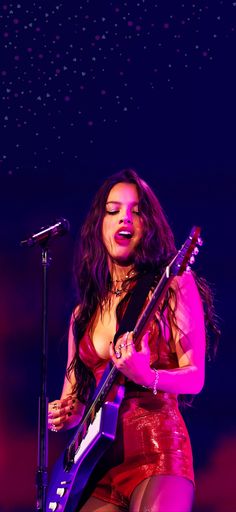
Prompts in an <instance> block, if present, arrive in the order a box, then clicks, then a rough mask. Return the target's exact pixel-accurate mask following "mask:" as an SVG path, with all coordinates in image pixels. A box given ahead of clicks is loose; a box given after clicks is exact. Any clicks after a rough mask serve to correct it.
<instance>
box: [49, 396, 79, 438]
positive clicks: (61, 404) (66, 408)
mask: <svg viewBox="0 0 236 512" xmlns="http://www.w3.org/2000/svg"><path fill="white" fill-rule="evenodd" d="M75 402H76V400H75V399H74V398H73V397H72V396H69V397H66V398H64V399H62V400H54V401H53V402H50V403H49V404H48V428H49V429H50V430H51V431H52V432H58V431H59V430H62V429H63V427H64V424H65V422H66V421H67V420H68V418H69V417H70V416H71V415H72V412H73V410H74V407H75Z"/></svg>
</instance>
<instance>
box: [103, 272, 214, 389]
mask: <svg viewBox="0 0 236 512" xmlns="http://www.w3.org/2000/svg"><path fill="white" fill-rule="evenodd" d="M173 286H174V289H175V291H176V296H177V309H176V311H175V316H176V323H177V325H178V327H179V329H180V330H179V329H177V327H176V326H175V325H174V323H173V321H171V322H170V326H169V327H170V329H169V339H167V342H169V343H171V345H172V347H173V349H174V350H175V351H176V354H177V358H178V365H179V366H178V368H175V369H167V370H158V384H157V388H158V389H159V390H161V391H166V392H169V393H175V394H196V393H199V392H200V391H201V389H202V387H203V384H204V374H205V326H204V313H203V306H202V302H201V299H200V296H199V292H198V289H197V286H196V283H195V281H194V278H193V276H192V275H191V274H188V273H185V274H183V276H181V277H177V278H175V279H174V281H173ZM120 343H121V344H122V343H123V344H127V348H122V357H121V358H119V359H117V358H116V354H115V352H114V350H113V347H112V346H111V356H112V359H113V362H114V364H115V365H116V366H117V368H118V369H119V370H120V371H122V373H124V375H126V376H127V377H128V378H129V379H131V380H133V381H134V382H136V383H137V384H141V385H143V386H146V387H150V388H153V386H154V382H155V379H156V372H155V370H153V369H151V368H150V350H149V346H148V334H146V335H145V336H144V337H143V340H142V345H141V346H142V348H141V351H140V352H137V351H136V350H135V347H134V346H133V345H132V344H130V343H132V334H129V335H128V337H127V340H126V335H124V336H123V337H122V338H121V339H120V341H118V343H117V344H120Z"/></svg>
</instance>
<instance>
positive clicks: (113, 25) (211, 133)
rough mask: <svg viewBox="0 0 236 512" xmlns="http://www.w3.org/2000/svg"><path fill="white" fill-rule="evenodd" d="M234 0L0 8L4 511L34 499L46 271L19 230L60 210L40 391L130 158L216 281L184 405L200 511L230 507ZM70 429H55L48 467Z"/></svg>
mask: <svg viewBox="0 0 236 512" xmlns="http://www.w3.org/2000/svg"><path fill="white" fill-rule="evenodd" d="M235 13H236V2H232V1H230V0H228V1H219V0H215V1H214V2H211V1H210V0H199V1H195V2H189V1H188V2H187V1H186V2H185V1H182V2H166V1H164V0H163V1H152V0H148V1H145V0H139V1H137V2H133V1H132V2H128V1H127V2H120V1H119V0H117V1H113V0H112V1H107V2H103V1H101V2H96V1H92V0H87V1H85V0H84V1H81V2H77V1H74V2H73V1H71V2H67V3H66V2H59V1H58V2H51V3H50V5H49V4H48V2H44V1H40V2H21V1H20V0H19V2H16V1H12V2H8V1H7V0H6V1H5V2H3V4H2V6H1V63H0V75H1V128H0V130H1V137H0V173H1V174H0V224H1V231H0V232H1V242H0V243H1V251H0V263H1V264H0V283H1V287H0V290H1V291H0V352H1V357H0V383H1V395H0V401H1V422H0V440H1V460H0V484H1V494H0V510H1V512H29V511H31V510H33V509H35V499H36V498H35V483H34V482H35V474H36V467H37V417H38V412H37V407H38V405H37V402H38V396H39V393H40V343H41V295H42V269H41V252H40V248H39V247H35V248H33V249H26V248H22V247H21V246H20V241H21V240H22V239H24V238H26V237H28V236H30V235H31V234H32V233H33V232H35V231H37V230H39V229H40V228H41V227H42V226H47V225H50V224H53V223H54V222H55V221H56V219H58V218H59V217H65V218H67V219H68V220H69V222H70V225H71V229H70V233H69V234H68V235H67V236H65V237H63V238H60V239H57V240H54V241H53V242H52V243H51V245H50V249H51V256H52V263H51V265H50V269H49V354H48V356H49V362H48V367H49V368H48V394H49V399H50V400H52V399H54V398H57V397H58V396H59V393H60V390H61V386H62V381H63V371H64V367H65V360H66V335H67V328H68V321H69V317H70V313H71V309H72V307H73V306H74V303H75V292H74V288H73V284H72V272H71V268H72V260H73V248H74V243H75V240H76V235H77V232H78V230H79V228H80V225H81V223H82V221H83V219H84V217H85V215H86V212H87V210H88V207H89V205H90V202H91V200H92V197H93V195H94V193H95V192H96V190H97V188H98V186H99V185H100V184H101V183H102V181H103V179H104V178H105V177H107V176H108V175H110V174H111V173H113V172H114V171H117V170H119V169H121V168H123V167H126V166H133V167H135V168H136V169H137V170H138V172H139V173H140V175H141V176H142V177H143V178H144V179H145V180H146V181H148V182H149V184H150V185H151V186H152V187H153V188H154V190H155V192H156V193H157V195H158V197H159V199H160V201H161V203H162V205H163V207H164V210H165V212H166V214H167V216H168V219H169V222H170V225H171V227H172V228H173V230H174V233H175V237H176V243H177V245H178V246H179V245H181V244H182V242H183V241H184V239H185V238H186V237H187V235H188V233H189V231H190V229H191V227H192V225H194V224H197V225H200V226H201V227H202V236H203V239H204V245H203V247H202V249H201V251H200V254H199V256H198V258H197V261H196V264H195V270H197V271H198V272H199V273H200V274H201V275H203V276H204V277H206V278H207V279H208V281H209V282H210V283H211V285H212V287H213V289H214V291H215V301H216V309H217V313H218V315H219V317H220V322H221V330H222V337H221V343H220V347H219V350H218V354H217V358H216V361H215V362H214V363H209V364H208V365H207V372H206V383H205V388H204V390H203V391H202V392H201V394H200V395H199V396H197V397H196V399H195V401H194V403H193V405H192V407H191V408H187V409H185V410H184V411H183V414H184V416H185V419H186V422H187V425H188V428H189V431H190V435H191V439H192V445H193V452H194V460H195V469H196V484H197V492H196V504H195V510H196V512H235V510H236V498H235V489H234V486H235V484H234V482H235V477H236V465H235V456H236V415H235V359H236V349H235V333H234V329H233V322H232V319H233V316H234V314H235V311H234V304H235V300H234V295H235V284H236V283H235V269H234V259H235V258H234V255H235V226H234V221H235V188H234V182H235V179H234V174H235V164H236V157H235V115H236V108H235V90H236V79H235V76H236V74H235ZM68 437H69V435H68V433H64V434H60V435H58V436H56V435H55V434H54V435H53V434H52V433H49V469H50V468H51V466H52V463H53V462H54V461H55V460H56V458H57V457H58V455H59V454H60V452H61V451H62V449H63V448H64V446H65V444H66V442H67V440H68Z"/></svg>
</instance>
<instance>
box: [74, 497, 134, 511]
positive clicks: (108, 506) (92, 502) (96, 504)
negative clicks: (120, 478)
mask: <svg viewBox="0 0 236 512" xmlns="http://www.w3.org/2000/svg"><path fill="white" fill-rule="evenodd" d="M123 510H124V509H121V508H119V507H117V505H113V503H107V502H106V501H103V500H99V499H98V498H94V497H93V496H91V498H89V499H88V501H86V503H85V504H84V505H83V507H82V508H81V509H79V510H78V512H122V511H123Z"/></svg>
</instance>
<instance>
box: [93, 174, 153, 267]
mask: <svg viewBox="0 0 236 512" xmlns="http://www.w3.org/2000/svg"><path fill="white" fill-rule="evenodd" d="M142 234H143V221H142V217H141V215H140V211H139V197H138V191H137V188H136V186H135V185H134V184H133V183H117V184H116V185H114V187H113V188H112V189H111V190H110V193H109V195H108V198H107V203H106V212H105V215H104V219H103V224H102V236H103V242H104V245H105V247H106V249H107V252H108V255H109V256H110V258H111V259H112V260H113V261H115V262H117V263H119V264H129V263H130V262H132V259H133V254H134V252H135V248H136V247H137V245H138V244H139V242H140V239H141V237H142Z"/></svg>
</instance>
